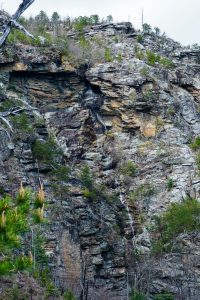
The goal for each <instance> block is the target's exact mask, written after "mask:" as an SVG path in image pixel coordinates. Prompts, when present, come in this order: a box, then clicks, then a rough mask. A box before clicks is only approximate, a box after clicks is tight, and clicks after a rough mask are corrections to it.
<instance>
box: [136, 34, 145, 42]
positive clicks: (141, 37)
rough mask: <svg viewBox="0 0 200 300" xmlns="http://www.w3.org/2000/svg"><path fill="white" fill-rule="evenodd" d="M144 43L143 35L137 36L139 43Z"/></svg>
mask: <svg viewBox="0 0 200 300" xmlns="http://www.w3.org/2000/svg"><path fill="white" fill-rule="evenodd" d="M143 41H144V37H143V35H138V36H137V42H138V43H140V44H142V42H143Z"/></svg>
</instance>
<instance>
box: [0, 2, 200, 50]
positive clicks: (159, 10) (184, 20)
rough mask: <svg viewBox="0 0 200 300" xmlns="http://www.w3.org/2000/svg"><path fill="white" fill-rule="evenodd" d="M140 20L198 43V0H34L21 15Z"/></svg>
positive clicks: (6, 5) (7, 5) (11, 5)
mask: <svg viewBox="0 0 200 300" xmlns="http://www.w3.org/2000/svg"><path fill="white" fill-rule="evenodd" d="M21 2H22V0H0V7H1V8H3V9H5V10H7V11H8V12H9V13H14V12H15V10H16V9H17V7H18V5H19V4H20V3H21ZM142 8H143V9H144V22H146V23H149V24H151V25H152V27H154V26H157V27H159V28H160V29H161V30H162V31H165V32H166V33H167V35H168V36H169V37H171V38H173V39H175V40H177V41H179V42H181V43H182V44H184V45H188V44H193V43H199V44H200V34H199V28H200V0H123V1H122V0H69V1H67V0H35V2H34V3H33V4H32V5H31V6H30V7H29V9H28V10H27V12H26V13H25V16H29V15H36V14H38V13H39V11H40V10H44V11H45V12H46V13H47V14H48V15H51V14H52V12H54V11H57V12H58V13H59V14H60V15H62V16H63V17H64V16H71V17H75V16H80V15H91V14H98V15H99V16H100V17H106V16H107V15H109V14H111V15H112V16H113V17H114V20H115V21H128V20H129V21H131V22H132V23H133V25H134V26H135V27H136V28H140V27H141V11H142Z"/></svg>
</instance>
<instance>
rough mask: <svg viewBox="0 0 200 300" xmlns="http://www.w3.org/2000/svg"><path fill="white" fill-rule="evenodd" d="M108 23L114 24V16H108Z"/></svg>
mask: <svg viewBox="0 0 200 300" xmlns="http://www.w3.org/2000/svg"><path fill="white" fill-rule="evenodd" d="M106 22H108V23H112V22H113V16H112V15H108V16H107V17H106Z"/></svg>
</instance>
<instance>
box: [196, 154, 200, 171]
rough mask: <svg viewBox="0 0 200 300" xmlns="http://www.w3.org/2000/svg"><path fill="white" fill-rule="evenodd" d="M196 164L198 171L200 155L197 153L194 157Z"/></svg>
mask: <svg viewBox="0 0 200 300" xmlns="http://www.w3.org/2000/svg"><path fill="white" fill-rule="evenodd" d="M196 164H197V167H198V169H199V170H200V153H198V154H197V156H196Z"/></svg>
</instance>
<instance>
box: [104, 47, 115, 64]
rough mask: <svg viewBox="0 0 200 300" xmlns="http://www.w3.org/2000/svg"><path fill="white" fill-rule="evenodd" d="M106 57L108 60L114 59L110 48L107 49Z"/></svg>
mask: <svg viewBox="0 0 200 300" xmlns="http://www.w3.org/2000/svg"><path fill="white" fill-rule="evenodd" d="M104 57H105V61H106V62H112V61H113V57H112V54H111V51H110V48H106V49H105V53H104Z"/></svg>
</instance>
